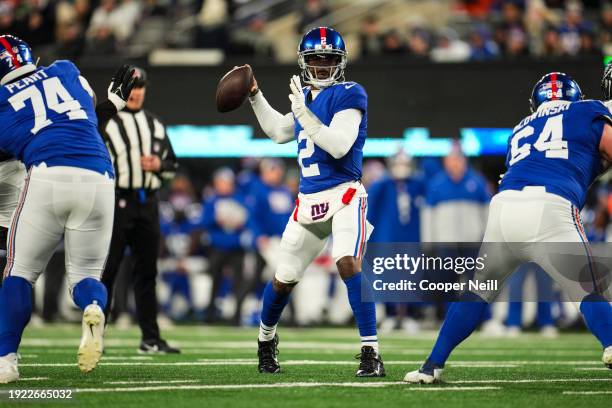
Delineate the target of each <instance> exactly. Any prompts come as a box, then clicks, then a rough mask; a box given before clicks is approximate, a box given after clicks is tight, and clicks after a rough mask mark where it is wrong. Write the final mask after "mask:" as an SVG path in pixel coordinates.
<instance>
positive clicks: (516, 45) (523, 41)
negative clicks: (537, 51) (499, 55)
mask: <svg viewBox="0 0 612 408" xmlns="http://www.w3.org/2000/svg"><path fill="white" fill-rule="evenodd" d="M505 49H506V55H507V56H508V57H509V58H520V57H527V56H528V55H529V49H528V48H527V35H526V34H525V32H524V31H521V30H519V29H512V30H510V31H509V32H508V33H507V35H506V47H505Z"/></svg>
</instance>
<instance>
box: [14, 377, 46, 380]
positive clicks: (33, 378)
mask: <svg viewBox="0 0 612 408" xmlns="http://www.w3.org/2000/svg"><path fill="white" fill-rule="evenodd" d="M48 379H49V377H21V378H19V381H45V380H48Z"/></svg>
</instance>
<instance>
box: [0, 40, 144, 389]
mask: <svg viewBox="0 0 612 408" xmlns="http://www.w3.org/2000/svg"><path fill="white" fill-rule="evenodd" d="M132 73H133V72H132V70H131V69H129V67H128V66H124V67H122V69H120V70H119V71H118V72H117V74H116V78H117V81H116V82H115V80H114V79H113V83H111V86H110V87H109V100H110V102H108V103H106V104H105V107H104V108H103V109H102V111H105V112H108V111H110V110H111V108H110V107H112V110H114V111H115V112H116V111H117V109H119V107H121V106H122V105H124V104H125V99H127V96H128V95H129V90H130V89H131V85H132V82H131V75H132ZM0 85H1V87H0V120H1V121H2V123H3V127H2V129H0V149H1V150H2V151H4V152H6V153H8V154H10V155H12V156H13V157H15V158H17V159H19V160H21V161H23V162H24V164H25V166H26V167H27V168H28V175H27V178H26V179H25V184H24V187H23V191H22V193H21V196H20V198H19V203H18V205H17V208H16V210H15V212H14V214H13V217H12V221H11V226H10V229H9V233H8V242H7V247H8V256H7V265H6V267H5V269H4V280H3V284H2V288H1V289H0V383H7V382H11V381H16V380H17V379H19V372H18V357H17V349H18V347H19V343H20V342H21V336H22V333H23V330H24V329H25V326H26V325H27V323H28V321H29V320H30V316H31V313H32V285H33V284H34V283H35V282H36V280H37V278H38V277H39V276H40V274H41V273H42V270H43V268H44V267H45V265H46V264H47V262H48V261H49V259H50V258H51V256H52V255H53V253H54V251H55V248H56V247H57V245H58V243H59V242H60V241H61V239H62V237H64V239H65V240H64V242H65V248H66V270H67V272H68V281H69V286H70V291H71V294H72V297H73V300H74V302H75V303H76V304H77V306H79V308H81V309H82V310H83V321H82V327H83V335H82V337H81V343H80V346H79V350H78V366H79V368H80V370H81V371H83V372H89V371H91V370H93V369H94V368H95V367H96V366H97V364H98V361H99V360H100V357H101V355H102V349H103V344H102V336H103V331H104V313H103V311H102V309H103V308H104V306H105V304H106V300H107V295H106V289H105V287H104V285H102V283H101V282H100V274H101V272H102V268H103V266H104V262H105V260H106V256H107V253H108V246H109V242H110V234H111V228H112V218H113V199H114V183H113V166H112V163H111V161H110V157H109V155H108V151H107V150H106V147H105V146H104V143H103V141H102V138H101V137H100V135H99V133H98V130H97V124H98V120H97V116H96V110H95V103H94V94H93V91H92V90H91V87H90V86H89V84H88V83H87V81H86V80H85V78H83V77H82V76H81V75H80V73H79V70H78V69H77V68H76V66H74V64H72V63H71V62H69V61H56V62H55V63H53V64H52V65H50V66H48V67H36V65H35V64H34V59H33V56H32V51H31V49H30V47H29V46H28V45H27V44H26V43H25V42H24V41H22V40H20V39H18V38H16V37H13V36H10V35H2V36H0Z"/></svg>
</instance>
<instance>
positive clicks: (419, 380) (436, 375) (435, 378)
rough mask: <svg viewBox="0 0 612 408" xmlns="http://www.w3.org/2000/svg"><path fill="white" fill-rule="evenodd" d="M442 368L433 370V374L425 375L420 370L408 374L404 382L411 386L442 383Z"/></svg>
mask: <svg viewBox="0 0 612 408" xmlns="http://www.w3.org/2000/svg"><path fill="white" fill-rule="evenodd" d="M443 371H444V369H443V368H434V370H433V373H425V372H423V371H421V369H418V370H414V371H411V372H409V373H408V374H406V375H405V376H404V381H405V382H407V383H411V384H434V383H439V382H441V381H442V372H443Z"/></svg>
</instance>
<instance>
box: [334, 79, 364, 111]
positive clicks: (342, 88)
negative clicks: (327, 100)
mask: <svg viewBox="0 0 612 408" xmlns="http://www.w3.org/2000/svg"><path fill="white" fill-rule="evenodd" d="M336 87H337V90H336V95H335V97H336V98H335V101H334V107H333V112H332V113H333V114H336V113H338V112H340V111H343V110H346V109H358V110H360V111H361V112H363V113H366V112H367V110H368V95H367V94H366V91H365V89H363V87H362V86H361V85H359V84H358V83H356V82H344V83H341V84H338V85H336Z"/></svg>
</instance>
